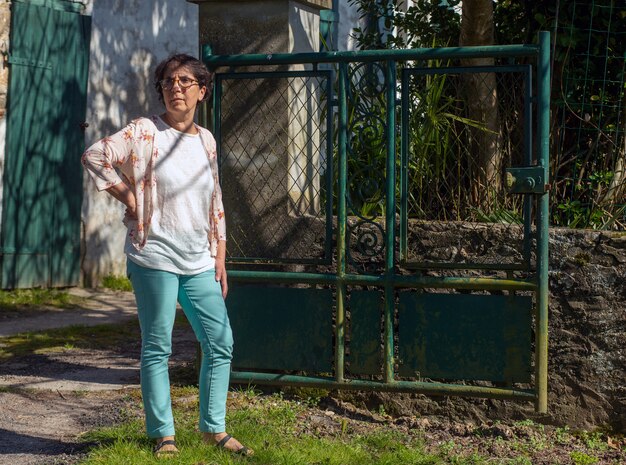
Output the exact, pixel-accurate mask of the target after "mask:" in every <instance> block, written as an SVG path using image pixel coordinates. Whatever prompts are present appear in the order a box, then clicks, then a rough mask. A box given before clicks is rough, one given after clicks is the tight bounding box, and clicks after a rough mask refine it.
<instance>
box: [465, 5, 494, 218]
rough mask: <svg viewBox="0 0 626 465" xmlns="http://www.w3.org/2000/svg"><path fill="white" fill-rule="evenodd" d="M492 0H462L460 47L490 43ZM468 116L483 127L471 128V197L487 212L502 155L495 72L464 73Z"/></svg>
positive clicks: (481, 62)
mask: <svg viewBox="0 0 626 465" xmlns="http://www.w3.org/2000/svg"><path fill="white" fill-rule="evenodd" d="M493 42H494V26H493V4H492V0H463V10H462V18H461V35H460V38H459V45H460V46H468V45H493ZM462 65H464V66H493V65H494V59H493V58H472V59H467V60H463V61H462ZM463 80H464V86H465V97H466V104H467V108H468V113H469V115H468V116H469V118H470V119H472V120H474V121H476V122H477V123H479V124H480V125H481V126H482V128H480V129H475V128H472V130H471V134H472V142H471V146H470V150H471V151H470V153H471V154H473V157H474V158H473V159H471V160H469V167H470V168H469V171H470V172H469V175H470V176H471V186H472V199H473V200H474V202H476V206H478V207H479V208H481V209H482V210H483V211H484V212H485V213H487V212H488V211H489V210H491V208H493V207H495V206H496V205H494V204H493V200H494V197H495V196H496V195H497V194H498V192H500V189H501V186H502V167H503V154H502V152H501V143H500V142H501V134H500V115H499V112H498V94H497V87H496V84H497V83H496V75H495V73H466V74H464V75H463Z"/></svg>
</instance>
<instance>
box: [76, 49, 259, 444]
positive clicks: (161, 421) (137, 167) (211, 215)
mask: <svg viewBox="0 0 626 465" xmlns="http://www.w3.org/2000/svg"><path fill="white" fill-rule="evenodd" d="M210 85H211V74H210V73H209V71H208V70H207V69H206V67H205V66H204V65H203V64H202V62H200V61H198V60H197V59H195V58H194V57H191V56H189V55H184V54H177V55H173V56H171V57H169V58H167V59H166V60H164V61H163V62H161V63H160V64H159V65H158V66H157V68H156V70H155V86H156V90H157V93H158V96H159V99H160V101H161V102H162V103H163V104H164V105H165V112H164V113H162V114H161V115H159V116H151V117H149V118H139V119H136V120H134V121H132V122H131V123H130V124H128V125H127V126H126V127H125V128H123V129H122V130H120V131H119V132H117V133H116V134H114V135H112V136H110V137H105V138H104V139H102V140H100V141H98V142H96V143H95V144H94V145H92V146H91V147H89V148H88V149H87V150H86V151H85V153H84V154H83V157H82V163H83V166H84V167H85V169H86V170H87V172H88V173H89V174H90V176H91V178H92V179H93V180H94V181H95V183H96V187H97V189H98V190H100V191H101V190H106V191H107V192H108V193H109V194H111V195H112V196H113V197H114V198H115V199H117V200H119V201H120V202H121V203H122V204H124V205H125V207H126V211H125V215H124V224H125V225H126V227H127V230H128V231H127V234H126V243H125V245H124V251H125V253H126V256H127V271H128V276H129V278H130V280H131V282H132V285H133V289H134V292H135V299H136V302H137V310H138V315H139V323H140V327H141V370H140V374H141V392H142V397H143V403H144V410H145V416H146V429H147V434H148V436H149V437H151V438H154V439H156V445H155V447H154V453H155V454H156V455H164V454H175V453H176V452H178V449H177V447H176V442H175V440H174V435H175V431H174V420H173V417H172V408H171V399H170V382H169V373H168V360H169V356H170V354H171V339H172V329H173V326H174V318H175V314H176V302H177V301H178V302H180V304H181V306H182V308H183V311H184V312H185V315H186V317H187V319H188V320H189V322H190V323H191V326H192V328H193V330H194V333H195V335H196V337H197V339H198V341H199V342H200V345H201V347H202V355H203V357H202V365H201V369H200V379H199V391H200V393H199V395H200V422H199V427H200V431H201V432H202V433H203V437H204V440H205V441H206V442H208V443H210V444H215V445H217V446H219V447H222V448H224V449H226V450H228V451H232V452H235V453H238V454H242V455H251V454H252V450H251V449H248V448H247V447H244V446H243V445H241V443H240V442H239V441H237V440H236V439H235V438H233V437H231V436H230V435H229V434H227V433H226V424H225V416H226V398H227V393H228V383H229V377H230V363H231V359H232V346H233V339H232V332H231V328H230V322H229V320H228V314H227V312H226V306H225V304H224V299H225V298H226V294H227V292H228V285H227V278H226V269H225V255H226V226H225V218H224V211H223V206H222V196H221V190H220V185H219V179H218V168H217V154H216V144H215V140H214V138H213V136H212V135H211V133H210V132H209V131H208V130H207V129H205V128H202V127H200V126H198V125H197V124H195V123H194V115H195V111H196V106H197V105H198V103H199V102H201V101H202V100H204V99H205V98H206V97H207V96H208V94H209V93H210V89H209V86H210Z"/></svg>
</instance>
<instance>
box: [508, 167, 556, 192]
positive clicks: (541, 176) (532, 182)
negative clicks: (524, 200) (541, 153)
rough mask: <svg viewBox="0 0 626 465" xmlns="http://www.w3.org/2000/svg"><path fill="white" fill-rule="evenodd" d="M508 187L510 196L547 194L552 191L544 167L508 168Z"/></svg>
mask: <svg viewBox="0 0 626 465" xmlns="http://www.w3.org/2000/svg"><path fill="white" fill-rule="evenodd" d="M506 187H507V188H508V189H509V193H510V194H545V193H546V192H548V190H550V185H549V184H547V183H546V177H545V169H544V168H543V167H542V166H525V167H522V168H507V169H506Z"/></svg>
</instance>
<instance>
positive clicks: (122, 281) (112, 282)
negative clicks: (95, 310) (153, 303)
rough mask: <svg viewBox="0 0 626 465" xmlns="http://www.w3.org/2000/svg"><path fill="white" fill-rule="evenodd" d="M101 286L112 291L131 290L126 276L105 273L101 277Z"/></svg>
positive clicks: (131, 287)
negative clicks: (105, 274)
mask: <svg viewBox="0 0 626 465" xmlns="http://www.w3.org/2000/svg"><path fill="white" fill-rule="evenodd" d="M102 287H104V288H106V289H112V290H114V291H132V290H133V286H132V284H131V283H130V280H129V279H128V278H127V277H126V276H117V275H112V274H110V275H107V276H105V277H104V278H103V279H102Z"/></svg>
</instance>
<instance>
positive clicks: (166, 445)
mask: <svg viewBox="0 0 626 465" xmlns="http://www.w3.org/2000/svg"><path fill="white" fill-rule="evenodd" d="M153 452H154V455H156V456H157V457H163V456H166V455H176V454H178V448H177V447H176V441H175V440H174V436H165V437H163V438H159V439H157V441H156V445H155V446H154V449H153Z"/></svg>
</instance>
